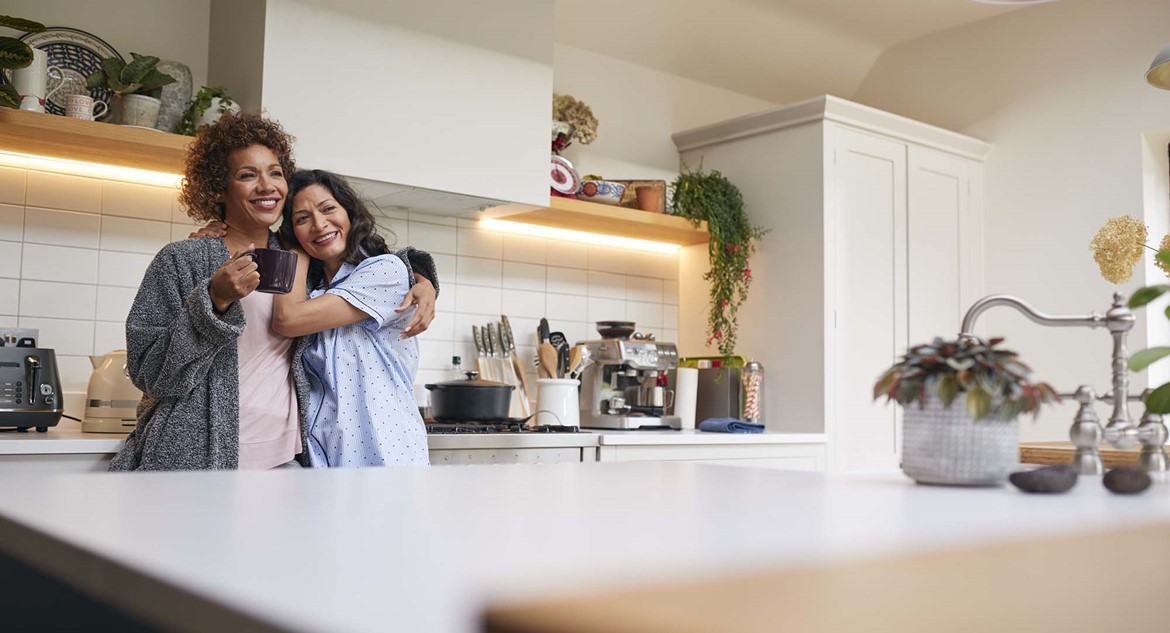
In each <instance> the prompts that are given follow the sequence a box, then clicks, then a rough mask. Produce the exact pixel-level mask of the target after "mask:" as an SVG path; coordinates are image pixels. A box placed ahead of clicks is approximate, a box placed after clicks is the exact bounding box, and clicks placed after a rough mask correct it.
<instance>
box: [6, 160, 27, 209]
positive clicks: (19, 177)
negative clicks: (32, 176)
mask: <svg viewBox="0 0 1170 633" xmlns="http://www.w3.org/2000/svg"><path fill="white" fill-rule="evenodd" d="M27 179H28V170H26V169H16V168H13V167H0V203H4V204H19V205H23V204H24V190H25V181H26V180H27Z"/></svg>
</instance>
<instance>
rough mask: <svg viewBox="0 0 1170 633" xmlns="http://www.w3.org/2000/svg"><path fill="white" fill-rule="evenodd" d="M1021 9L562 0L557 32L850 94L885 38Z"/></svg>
mask: <svg viewBox="0 0 1170 633" xmlns="http://www.w3.org/2000/svg"><path fill="white" fill-rule="evenodd" d="M1041 6H1042V5H1041ZM1018 10H1032V9H1025V8H1023V7H1012V6H994V5H987V4H979V3H975V2H971V1H970V0H556V41H557V43H559V44H565V45H568V46H573V47H576V48H582V49H585V50H588V51H592V52H595V53H600V54H602V55H606V56H609V57H614V58H617V59H621V60H624V61H627V62H631V63H635V64H639V65H642V66H647V67H650V68H654V69H656V70H660V71H663V72H667V73H671V74H674V75H678V76H681V77H686V78H688V79H693V80H695V81H699V82H702V83H706V84H710V85H714V86H719V87H722V88H726V89H728V90H732V91H735V92H739V93H741V94H746V95H751V96H753V97H757V98H760V99H766V100H769V101H774V102H777V103H786V102H790V101H796V100H799V99H805V98H808V97H812V96H815V95H819V94H825V93H828V94H835V95H838V96H841V97H850V96H851V95H852V94H853V92H854V91H855V90H856V89H857V87H858V86H859V85H860V84H861V82H862V80H863V79H864V78H865V75H866V73H868V72H869V69H870V67H871V66H872V65H873V63H874V62H875V61H876V60H877V58H878V56H879V55H880V54H881V52H882V51H883V50H885V49H886V48H888V47H890V46H893V45H895V44H898V43H901V42H905V41H908V40H912V39H915V38H918V37H922V36H924V35H928V34H931V33H936V32H939V31H944V30H947V29H951V28H955V27H957V26H961V25H964V24H969V23H971V22H976V21H979V20H983V19H987V18H990V17H994V16H997V15H1001V14H1003V13H1006V12H1008V11H1018Z"/></svg>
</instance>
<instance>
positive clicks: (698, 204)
mask: <svg viewBox="0 0 1170 633" xmlns="http://www.w3.org/2000/svg"><path fill="white" fill-rule="evenodd" d="M671 190H672V191H673V193H674V195H673V198H672V200H671V203H670V208H671V211H672V212H673V213H674V214H675V215H677V216H680V217H684V218H687V219H689V220H690V221H691V222H692V223H694V224H695V226H698V224H699V222H702V221H706V222H707V232H708V233H709V234H710V236H711V240H710V242H708V246H707V254H708V256H709V257H710V260H711V270H709V271H707V272H706V273H705V274H704V275H703V279H705V280H706V281H707V282H708V283H709V284H710V286H711V302H710V303H709V304H708V306H707V307H708V313H707V328H708V329H707V345H708V346H711V345H713V344H716V343H718V348H719V353H720V354H723V355H725V356H730V355H732V354H734V353H735V340H736V328H737V323H736V315H737V313H738V312H739V306H740V304H742V303H743V302H744V301H745V300H746V299H747V293H748V287H749V286H751V283H752V269H751V262H750V260H751V257H752V254H754V253H755V251H756V242H758V241H759V240H760V238H762V237H763V236H764V235H765V234H766V233H767V232H768V231H767V229H763V228H761V227H758V226H754V225H752V223H751V221H749V220H748V216H747V212H746V211H745V210H744V205H743V195H741V194H740V192H739V189H738V188H737V187H736V186H735V185H733V184H731V181H729V180H727V178H725V177H724V176H723V174H721V173H719V172H718V171H709V172H704V171H703V168H702V166H701V165H700V167H699V169H697V170H695V171H685V170H684V171H683V173H681V174H679V176H678V178H676V179H675V181H674V182H673V183H671Z"/></svg>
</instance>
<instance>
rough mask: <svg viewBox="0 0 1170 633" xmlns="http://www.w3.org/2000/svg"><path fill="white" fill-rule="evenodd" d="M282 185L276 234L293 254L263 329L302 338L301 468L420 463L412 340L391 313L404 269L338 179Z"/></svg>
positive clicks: (317, 175)
mask: <svg viewBox="0 0 1170 633" xmlns="http://www.w3.org/2000/svg"><path fill="white" fill-rule="evenodd" d="M288 187H289V191H288V197H287V198H286V200H285V204H284V223H283V224H281V227H280V235H281V237H282V238H283V239H284V241H285V243H286V244H300V249H301V250H298V255H299V257H298V258H297V263H298V266H297V276H296V281H295V282H294V284H293V289H292V291H291V292H289V293H288V294H286V295H281V296H279V297H277V298H276V301H275V307H274V312H273V317H272V329H273V330H275V331H276V332H278V333H280V334H283V335H285V336H309V335H312V336H310V341H311V342H310V343H309V346H308V348H307V349H306V350H305V353H304V355H303V357H302V362H303V364H304V370H305V373H306V375H307V376H308V378H309V384H310V386H311V389H310V391H309V407H308V409H307V410H306V411H305V426H306V427H307V431H308V433H307V435H308V446H307V449H308V454H309V463H310V465H312V466H386V465H412V464H423V465H425V464H427V463H429V461H428V459H427V437H426V431H425V430H424V427H423V421H422V418H421V417H420V416H419V413H418V406H417V405H416V403H415V400H414V392H413V384H414V373H415V370H416V369H417V367H418V342H417V341H416V340H415V339H413V338H405V339H404V338H402V336H401V332H402V329H403V328H404V327H405V326H406V325H407V323H408V320H409V319H408V317H409V315H408V314H403V313H401V312H399V311H398V310H397V308H398V307H399V306H400V305H401V303H402V301H403V298H404V297H405V296H406V293H407V292H408V291H409V289H410V278H409V275H410V269H409V268H408V267H407V266H405V265H404V264H403V262H402V260H401V259H399V258H398V257H395V256H394V255H393V254H391V252H390V249H389V248H388V247H387V246H386V242H385V241H384V240H383V239H382V237H381V236H379V235H378V233H377V230H376V229H375V226H374V216H373V215H372V214H371V213H370V211H369V209H368V208H367V207H366V205H365V203H364V202H363V201H362V199H361V197H360V196H358V194H357V192H355V191H354V190H353V188H352V187H351V186H350V185H349V183H347V182H346V181H345V179H344V178H342V177H341V176H339V175H337V174H333V173H330V172H327V171H320V170H312V171H301V172H298V173H297V174H296V175H294V176H293V177H292V178H290V179H289V181H288ZM305 255H307V256H305Z"/></svg>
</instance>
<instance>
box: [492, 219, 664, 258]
mask: <svg viewBox="0 0 1170 633" xmlns="http://www.w3.org/2000/svg"><path fill="white" fill-rule="evenodd" d="M479 226H480V227H481V228H484V229H487V230H489V231H499V232H501V233H513V234H517V235H528V236H531V237H543V238H546V239H550V240H563V241H566V242H580V243H583V244H593V245H596V246H609V247H612V248H628V249H631V250H639V251H651V252H654V253H670V254H674V253H677V252H678V250H679V245H678V244H671V243H669V242H652V241H650V240H639V239H636V238H632V237H617V236H615V235H602V234H600V233H586V232H585V231H574V230H571V229H558V228H553V227H551V226H541V225H539V224H525V223H523V222H511V221H508V220H480V221H479Z"/></svg>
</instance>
